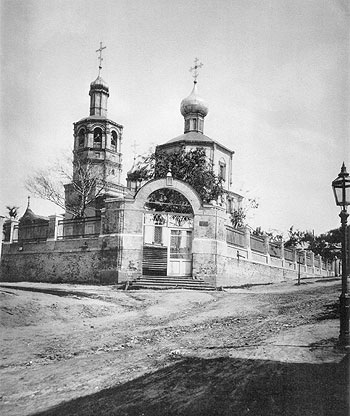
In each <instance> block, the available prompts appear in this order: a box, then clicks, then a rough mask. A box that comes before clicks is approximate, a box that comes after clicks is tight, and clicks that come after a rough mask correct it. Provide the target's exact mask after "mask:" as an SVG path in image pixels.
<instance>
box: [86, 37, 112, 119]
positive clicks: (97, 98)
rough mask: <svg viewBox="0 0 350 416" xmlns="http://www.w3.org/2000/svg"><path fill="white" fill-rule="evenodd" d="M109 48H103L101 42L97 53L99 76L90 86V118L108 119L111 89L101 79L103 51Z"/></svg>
mask: <svg viewBox="0 0 350 416" xmlns="http://www.w3.org/2000/svg"><path fill="white" fill-rule="evenodd" d="M106 48H107V46H102V42H100V47H99V49H97V50H96V52H99V56H98V58H97V59H98V60H99V66H98V76H97V78H96V79H95V81H93V82H92V83H91V84H90V92H89V95H90V116H102V117H107V99H108V97H109V88H108V85H107V83H106V82H105V81H104V80H103V79H102V78H101V70H102V61H103V58H102V51H103V50H104V49H106Z"/></svg>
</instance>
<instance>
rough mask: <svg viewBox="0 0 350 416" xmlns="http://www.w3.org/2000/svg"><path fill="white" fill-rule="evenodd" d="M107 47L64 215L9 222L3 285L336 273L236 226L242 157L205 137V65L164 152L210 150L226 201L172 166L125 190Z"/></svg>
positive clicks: (230, 281)
mask: <svg viewBox="0 0 350 416" xmlns="http://www.w3.org/2000/svg"><path fill="white" fill-rule="evenodd" d="M104 48H105V47H103V46H102V44H100V48H99V49H98V50H97V52H99V60H100V65H99V73H98V76H97V78H96V79H95V80H94V81H93V82H92V83H91V84H90V90H89V96H90V113H89V116H87V117H84V118H82V119H81V120H79V121H77V122H75V123H74V131H73V180H72V182H71V183H68V184H66V185H65V204H66V210H65V213H64V214H63V215H50V216H49V217H47V218H46V217H40V216H38V215H36V214H35V213H33V211H32V210H31V209H30V206H29V202H28V208H27V210H26V212H25V214H24V215H23V217H22V218H21V219H20V220H19V221H17V220H15V219H13V218H11V219H10V220H8V221H7V222H5V226H4V236H5V237H4V242H3V245H2V248H3V251H2V256H1V269H0V270H1V279H2V280H8V281H11V280H12V281H16V280H29V281H31V280H32V281H49V282H70V283H74V282H75V283H110V284H121V283H128V284H132V286H139V287H147V286H150V287H162V286H164V285H165V286H166V287H191V288H198V289H215V288H217V287H222V286H235V285H242V284H252V283H271V282H273V281H281V280H284V279H285V278H286V277H295V274H296V270H298V264H297V262H298V261H299V268H303V270H302V272H303V273H304V274H311V275H315V274H319V275H324V274H327V273H330V270H329V269H327V267H328V266H327V264H326V263H324V262H323V261H322V260H321V258H320V257H317V258H316V256H314V255H313V254H312V253H305V255H304V258H303V263H302V265H301V264H300V261H301V260H300V258H301V257H300V255H299V256H297V255H296V252H295V250H294V251H293V250H290V249H286V248H284V247H283V243H281V244H278V245H276V244H275V243H273V242H269V240H268V238H267V237H266V236H264V237H257V236H254V235H251V234H250V231H249V229H248V228H245V229H236V228H233V227H232V224H231V221H230V214H231V213H232V211H233V210H234V209H235V208H236V209H237V208H239V206H240V203H241V200H242V196H240V195H238V194H237V193H235V192H234V191H233V189H234V183H233V181H232V164H233V155H234V152H233V151H232V150H230V149H228V148H227V147H226V146H223V145H222V144H221V143H219V142H218V141H216V140H214V139H212V138H210V137H208V136H206V135H205V134H204V121H205V117H206V116H207V114H208V106H207V104H206V103H205V101H204V100H203V99H202V98H201V97H200V95H199V93H198V85H197V84H198V82H197V78H198V68H200V67H201V64H199V63H198V60H197V59H196V60H195V65H194V67H193V68H192V70H193V77H194V85H193V89H192V91H191V93H190V95H189V96H188V97H186V98H184V99H183V100H182V101H181V105H180V111H181V114H182V116H183V118H184V131H183V134H181V135H178V136H176V137H175V138H172V139H170V140H167V141H165V142H164V143H161V144H159V145H158V146H157V149H156V150H157V151H158V152H165V153H167V154H170V153H174V152H177V151H178V150H179V149H183V150H184V151H185V152H191V151H193V150H196V149H202V150H204V152H205V155H206V158H207V160H208V163H209V166H211V167H212V169H213V172H214V173H215V174H216V175H217V177H219V178H221V179H222V184H223V188H224V194H223V197H220V198H219V200H207V201H204V200H203V198H202V197H200V195H199V193H198V191H196V190H195V189H194V188H193V187H192V186H191V185H190V184H189V183H187V182H184V181H182V180H179V179H177V178H175V177H173V176H172V172H171V166H169V170H168V172H167V173H166V174H164V177H157V179H155V178H153V179H152V178H151V179H149V180H147V181H144V182H139V183H135V181H134V180H133V175H132V173H133V169H135V166H134V167H133V168H132V169H131V170H130V171H129V172H128V180H127V186H125V185H124V184H123V183H122V147H121V146H122V137H123V126H122V125H121V124H119V123H116V122H115V121H113V120H111V119H110V118H108V116H107V102H108V98H109V87H108V85H107V83H106V82H105V81H104V80H103V79H102V77H101V69H102V67H101V62H102V57H101V54H102V50H103V49H104ZM156 154H157V152H156ZM155 163H157V159H156V160H155ZM203 186H205V184H204V183H203ZM169 196H171V198H173V202H171V198H170V199H169ZM166 198H168V199H166ZM169 201H170V202H169ZM174 201H176V203H174ZM76 207H78V209H76ZM173 208H174V209H173ZM74 209H75V210H74Z"/></svg>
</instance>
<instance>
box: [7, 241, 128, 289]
mask: <svg viewBox="0 0 350 416" xmlns="http://www.w3.org/2000/svg"><path fill="white" fill-rule="evenodd" d="M121 255H122V253H121V249H120V242H119V238H118V237H116V236H114V237H113V236H111V237H98V238H94V239H92V238H89V239H75V240H62V241H46V242H38V243H13V244H4V245H3V252H2V260H1V275H0V278H1V280H2V281H24V280H26V281H36V282H54V283H62V282H69V283H117V282H118V268H119V267H120V261H121Z"/></svg>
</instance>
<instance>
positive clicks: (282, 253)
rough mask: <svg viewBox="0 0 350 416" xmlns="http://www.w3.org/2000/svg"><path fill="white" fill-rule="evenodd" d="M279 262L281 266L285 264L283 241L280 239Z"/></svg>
mask: <svg viewBox="0 0 350 416" xmlns="http://www.w3.org/2000/svg"><path fill="white" fill-rule="evenodd" d="M281 263H282V267H284V266H285V258H284V242H283V241H281Z"/></svg>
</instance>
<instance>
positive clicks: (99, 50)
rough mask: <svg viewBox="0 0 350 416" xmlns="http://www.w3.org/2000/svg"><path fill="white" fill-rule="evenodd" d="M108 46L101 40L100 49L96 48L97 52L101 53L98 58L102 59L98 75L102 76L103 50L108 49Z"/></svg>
mask: <svg viewBox="0 0 350 416" xmlns="http://www.w3.org/2000/svg"><path fill="white" fill-rule="evenodd" d="M106 48H107V46H102V42H100V47H99V49H96V52H99V53H100V54H99V56H98V58H97V59H98V60H99V61H100V64H99V66H98V75H99V76H100V73H101V69H102V61H103V58H102V51H103V49H106Z"/></svg>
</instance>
